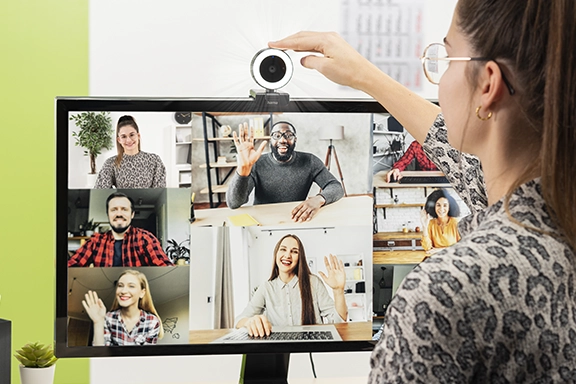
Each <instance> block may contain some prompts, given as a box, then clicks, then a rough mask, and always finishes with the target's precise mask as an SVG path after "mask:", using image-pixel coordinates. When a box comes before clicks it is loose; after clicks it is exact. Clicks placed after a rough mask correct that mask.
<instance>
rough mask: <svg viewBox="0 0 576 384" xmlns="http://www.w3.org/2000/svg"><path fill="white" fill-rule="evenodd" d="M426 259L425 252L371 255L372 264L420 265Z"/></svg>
mask: <svg viewBox="0 0 576 384" xmlns="http://www.w3.org/2000/svg"><path fill="white" fill-rule="evenodd" d="M425 257H426V251H423V250H422V251H405V250H402V251H375V252H373V253H372V262H373V263H374V264H420V263H421V262H422V260H424V258H425Z"/></svg>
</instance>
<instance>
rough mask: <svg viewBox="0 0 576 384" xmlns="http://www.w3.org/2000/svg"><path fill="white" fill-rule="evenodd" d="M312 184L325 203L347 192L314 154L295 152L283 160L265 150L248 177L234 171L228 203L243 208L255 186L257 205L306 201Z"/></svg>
mask: <svg viewBox="0 0 576 384" xmlns="http://www.w3.org/2000/svg"><path fill="white" fill-rule="evenodd" d="M312 183H316V184H317V185H318V186H319V187H320V188H321V189H322V191H321V195H322V196H323V197H324V199H326V205H328V204H330V203H333V202H335V201H337V200H339V199H340V198H342V196H343V195H344V191H343V189H342V185H341V184H340V182H339V181H338V180H336V178H335V177H334V176H333V175H332V174H331V173H330V171H328V169H327V168H326V167H325V166H324V163H322V161H321V160H320V159H319V158H317V157H316V156H314V155H313V154H311V153H306V152H297V151H294V155H293V156H292V158H291V159H290V160H289V161H287V162H285V163H282V162H279V161H276V159H274V156H273V155H272V154H271V153H265V154H263V155H262V156H261V157H260V158H259V159H258V161H256V163H255V164H254V166H253V167H252V171H251V173H250V175H249V176H240V175H238V173H235V174H234V176H233V178H232V180H230V184H229V186H228V191H227V193H226V203H227V204H228V207H230V208H232V209H235V208H238V207H240V206H241V205H242V204H244V203H246V202H247V201H248V197H249V195H250V192H252V190H253V189H255V192H254V204H255V205H256V204H270V203H283V202H288V201H301V200H306V198H307V197H308V193H309V192H310V187H311V186H312Z"/></svg>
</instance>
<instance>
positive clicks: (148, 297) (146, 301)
mask: <svg viewBox="0 0 576 384" xmlns="http://www.w3.org/2000/svg"><path fill="white" fill-rule="evenodd" d="M124 275H132V276H136V278H137V279H138V281H139V282H140V288H141V289H143V290H144V297H143V298H141V299H140V300H139V301H138V308H140V309H142V310H144V311H146V312H150V313H152V314H154V316H156V317H157V318H158V321H159V322H160V331H159V332H158V338H159V339H161V338H162V337H164V327H163V326H162V319H161V318H160V315H159V314H158V311H156V308H155V307H154V302H153V301H152V294H151V293H150V288H149V285H148V279H147V278H146V275H145V274H143V273H142V272H140V271H136V270H134V269H127V270H125V271H124V272H122V273H121V274H120V276H118V280H116V285H118V281H119V280H120V278H121V277H122V276H124ZM118 308H120V306H119V305H118V296H116V295H114V301H113V302H112V308H111V309H110V310H111V311H115V310H117V309H118Z"/></svg>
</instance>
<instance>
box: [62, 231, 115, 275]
mask: <svg viewBox="0 0 576 384" xmlns="http://www.w3.org/2000/svg"><path fill="white" fill-rule="evenodd" d="M113 256H114V241H113V239H112V234H111V233H109V232H108V233H104V234H101V233H95V234H94V235H93V236H92V237H91V238H90V239H88V240H87V241H86V242H85V243H84V244H83V245H82V246H81V247H80V248H79V249H78V250H77V251H76V253H75V254H74V256H72V257H71V258H70V259H69V260H68V266H69V267H88V266H90V264H94V266H95V267H111V266H112V258H113Z"/></svg>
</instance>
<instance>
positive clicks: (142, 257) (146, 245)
mask: <svg viewBox="0 0 576 384" xmlns="http://www.w3.org/2000/svg"><path fill="white" fill-rule="evenodd" d="M122 264H123V265H124V266H129V267H142V266H157V267H165V266H171V265H174V264H173V263H172V262H171V261H170V259H169V258H168V256H166V254H165V253H164V250H162V246H161V244H160V242H159V241H158V239H157V238H156V236H154V235H153V234H152V233H150V232H148V231H146V230H144V229H141V228H134V227H130V229H129V230H128V233H127V234H126V238H125V241H124V243H123V244H122Z"/></svg>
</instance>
